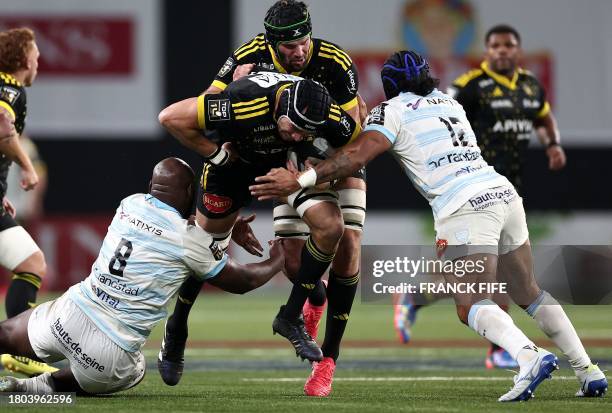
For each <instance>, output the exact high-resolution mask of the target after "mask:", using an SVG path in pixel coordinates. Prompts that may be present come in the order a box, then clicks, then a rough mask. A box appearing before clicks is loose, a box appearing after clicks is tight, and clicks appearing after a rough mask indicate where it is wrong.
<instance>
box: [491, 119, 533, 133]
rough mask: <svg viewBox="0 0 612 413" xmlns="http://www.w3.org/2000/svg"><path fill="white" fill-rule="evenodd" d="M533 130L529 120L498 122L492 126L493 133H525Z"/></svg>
mask: <svg viewBox="0 0 612 413" xmlns="http://www.w3.org/2000/svg"><path fill="white" fill-rule="evenodd" d="M532 130H533V122H532V121H530V120H529V119H504V120H498V121H497V122H496V123H495V125H494V126H493V132H517V133H521V132H522V133H525V132H531V131H532Z"/></svg>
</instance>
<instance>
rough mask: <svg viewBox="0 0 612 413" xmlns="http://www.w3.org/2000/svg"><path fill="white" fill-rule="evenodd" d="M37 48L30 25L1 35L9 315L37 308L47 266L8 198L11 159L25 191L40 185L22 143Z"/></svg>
mask: <svg viewBox="0 0 612 413" xmlns="http://www.w3.org/2000/svg"><path fill="white" fill-rule="evenodd" d="M39 55H40V53H39V52H38V46H37V45H36V39H35V36H34V32H32V30H30V29H28V28H19V29H12V30H8V31H6V32H2V33H0V112H3V113H4V116H8V117H9V118H10V119H11V120H12V121H13V122H14V129H15V132H14V133H13V134H12V135H11V137H9V138H5V139H3V140H2V141H1V142H0V197H2V207H1V208H0V265H2V266H3V267H5V268H7V269H8V270H10V271H11V272H12V273H13V276H12V280H11V284H10V286H9V288H8V290H7V293H6V314H7V317H9V318H11V317H14V316H16V315H17V314H19V313H21V312H23V311H25V310H27V309H29V308H31V307H33V306H34V305H35V303H36V294H37V292H38V290H39V288H40V285H41V283H42V278H43V277H44V275H45V272H46V270H47V268H46V263H45V257H44V255H43V253H42V251H41V250H40V248H38V245H36V242H34V240H33V239H32V237H31V236H30V234H28V233H27V232H26V231H25V229H24V228H23V227H21V226H20V225H19V224H18V223H17V222H16V221H15V208H14V207H13V205H12V204H11V202H10V200H9V199H8V198H7V197H6V190H7V175H8V171H9V167H10V165H11V163H12V162H15V163H17V164H18V165H19V167H20V168H21V182H20V184H21V189H23V190H26V191H30V190H32V189H33V188H34V187H36V185H37V184H38V183H39V177H38V174H37V173H36V170H35V169H34V166H33V165H32V161H31V160H30V158H29V157H28V155H27V153H26V152H25V151H24V149H23V147H22V146H21V144H20V141H19V135H20V134H21V133H23V130H24V128H25V119H26V91H25V88H26V87H29V86H31V85H32V83H33V82H34V79H36V75H37V73H38V57H39ZM0 361H1V362H2V365H3V366H4V367H5V368H7V369H9V370H13V371H18V372H21V373H24V374H27V375H34V374H40V373H44V372H46V371H54V370H56V369H54V368H51V367H49V366H46V365H44V364H42V363H38V362H34V361H32V360H28V359H26V358H15V357H12V356H10V355H9V354H3V355H2V356H1V357H0Z"/></svg>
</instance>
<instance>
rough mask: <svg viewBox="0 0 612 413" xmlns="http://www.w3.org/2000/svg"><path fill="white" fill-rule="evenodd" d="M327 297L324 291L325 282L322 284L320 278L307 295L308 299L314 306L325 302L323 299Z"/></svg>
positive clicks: (319, 305)
mask: <svg viewBox="0 0 612 413" xmlns="http://www.w3.org/2000/svg"><path fill="white" fill-rule="evenodd" d="M326 298H327V293H326V292H325V284H323V281H322V280H318V281H317V283H316V284H315V288H314V290H312V292H311V293H310V295H308V301H309V302H310V305H314V306H315V307H321V306H322V305H323V304H325V299H326Z"/></svg>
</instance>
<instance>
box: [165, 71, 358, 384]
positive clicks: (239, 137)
mask: <svg viewBox="0 0 612 413" xmlns="http://www.w3.org/2000/svg"><path fill="white" fill-rule="evenodd" d="M159 119H160V122H161V123H162V124H163V125H164V126H165V127H166V128H167V129H168V131H169V132H170V133H171V134H172V135H173V136H175V137H176V138H177V139H178V140H179V141H180V142H181V143H183V144H184V145H185V146H187V147H188V148H190V149H192V150H194V151H196V152H197V153H199V154H200V155H202V156H204V157H205V158H206V159H207V162H206V164H205V167H204V170H203V172H202V177H201V180H200V186H199V194H198V199H197V211H196V222H197V223H198V225H200V226H201V227H202V228H203V229H204V230H206V231H208V232H210V233H212V234H213V236H214V237H215V239H218V240H219V243H220V244H221V245H222V246H226V245H227V243H228V242H229V239H228V238H229V234H230V232H231V230H232V227H233V226H234V223H235V221H236V218H237V216H238V213H239V211H240V209H241V208H242V207H244V206H246V205H248V204H249V203H250V201H251V195H250V192H249V188H248V187H249V185H250V184H252V183H253V182H254V178H255V177H256V176H258V175H260V174H261V173H262V172H264V173H265V172H267V171H268V170H269V169H270V168H273V167H278V166H283V165H285V164H286V160H287V150H288V149H289V148H290V146H291V145H292V144H293V143H295V142H300V141H302V140H303V139H305V138H306V137H308V136H312V135H317V136H323V137H325V138H326V139H327V140H328V141H329V142H330V144H331V145H333V146H335V147H339V146H342V145H344V144H346V143H348V142H349V141H350V140H351V139H353V138H354V137H356V136H357V134H358V133H359V131H360V130H361V127H360V126H359V124H358V123H356V122H355V121H354V120H353V119H352V118H351V117H350V116H349V115H348V114H346V112H344V111H343V110H342V109H341V108H340V107H339V106H338V105H337V104H336V103H335V102H334V101H333V99H332V98H331V97H330V96H329V93H328V92H327V90H326V89H325V88H324V87H323V86H322V85H320V84H318V83H317V82H314V81H312V80H305V79H302V78H299V77H296V76H293V75H288V74H281V73H275V72H259V73H256V74H251V75H248V76H246V77H243V78H242V79H240V80H237V81H235V82H233V83H231V84H230V85H229V86H228V87H227V88H226V89H225V90H224V91H223V92H221V93H218V94H204V95H201V96H199V97H197V98H191V99H186V100H183V101H181V102H177V103H175V104H173V105H171V106H169V107H167V108H166V109H164V110H163V111H162V112H161V113H160V115H159ZM203 131H218V132H219V133H220V135H221V138H222V139H223V140H225V141H229V142H231V143H232V146H231V148H232V149H231V152H229V151H227V150H226V148H227V147H222V146H218V145H217V144H215V143H213V142H212V141H210V140H209V139H207V138H205V137H204V136H203V135H202V133H203ZM287 202H288V203H289V204H290V205H291V206H292V207H293V208H295V209H296V211H297V212H298V214H300V216H301V217H302V218H303V219H304V221H305V222H306V223H307V225H308V226H309V229H310V235H309V237H308V239H307V241H306V243H305V245H304V248H303V249H302V251H301V266H300V270H299V272H298V274H297V277H296V279H295V283H294V287H293V290H292V293H291V296H290V298H289V300H288V302H287V305H286V306H283V307H281V311H280V312H279V314H278V315H277V317H276V318H275V320H274V324H273V329H274V331H275V332H278V333H279V334H281V335H283V336H284V337H286V338H288V339H289V341H291V343H292V344H293V346H294V347H295V349H296V353H297V354H298V355H299V356H301V357H302V358H307V359H309V360H311V361H321V360H322V358H323V354H322V353H321V349H320V348H319V347H318V346H317V344H316V343H315V342H314V340H312V339H311V338H310V336H309V335H308V334H307V332H306V330H305V329H304V322H303V320H302V319H301V317H300V315H301V310H302V307H303V305H304V302H305V301H306V298H307V296H308V294H309V293H310V291H311V290H312V289H313V288H314V286H315V284H316V283H317V282H318V281H319V280H320V278H321V276H322V275H323V273H324V272H325V271H326V269H327V267H328V266H329V264H330V262H331V261H332V259H333V257H334V254H335V251H336V248H337V246H338V242H339V241H340V238H341V237H342V234H343V223H342V217H341V213H340V209H339V207H338V201H337V194H336V193H335V191H332V190H329V189H325V188H317V189H315V190H309V191H298V192H296V193H295V194H292V195H291V196H289V197H288V199H287ZM179 299H180V298H179ZM350 304H352V299H351V303H348V304H347V305H348V306H349V307H350ZM347 311H348V310H347ZM168 337H169V336H168V334H166V335H165V337H164V341H166V340H168ZM170 338H171V339H172V337H170ZM175 342H176V341H175ZM183 348H184V343H183V344H182V346H181V351H180V354H179V356H180V358H179V359H174V358H173V357H168V356H169V354H168V353H169V352H168V350H169V346H168V345H167V343H166V342H164V343H162V351H161V352H160V357H159V368H160V373H161V374H162V378H163V379H164V381H165V382H166V383H167V384H171V385H174V384H176V383H178V381H179V379H180V375H181V373H182V365H183V360H182V349H183ZM172 350H174V348H173V349H172ZM170 355H172V354H170Z"/></svg>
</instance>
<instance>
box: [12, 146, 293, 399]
mask: <svg viewBox="0 0 612 413" xmlns="http://www.w3.org/2000/svg"><path fill="white" fill-rule="evenodd" d="M194 178H195V176H194V173H193V171H192V170H191V168H190V167H189V166H188V165H187V164H186V163H185V162H183V161H182V160H180V159H178V158H166V159H164V160H162V161H161V162H159V163H158V164H157V165H156V166H155V168H154V170H153V176H152V178H151V183H150V186H149V193H148V194H134V195H131V196H128V197H127V198H125V199H124V200H123V201H121V204H120V205H119V207H118V208H117V212H116V214H115V216H114V218H113V220H112V222H111V225H110V226H109V229H108V233H107V234H106V237H105V238H104V242H103V244H102V248H101V250H100V254H99V255H98V258H97V259H96V261H95V262H94V264H93V266H92V270H91V273H90V275H89V276H88V277H87V278H86V279H85V280H84V281H82V282H80V283H79V284H76V285H74V286H72V287H71V288H70V289H69V290H68V291H67V292H66V293H64V295H62V296H61V297H60V298H58V299H56V300H54V301H50V302H46V303H43V304H41V305H39V306H38V307H36V308H34V309H31V310H28V311H26V312H23V313H21V314H19V315H17V316H16V317H13V318H11V319H8V320H6V321H4V322H2V323H0V352H8V353H11V354H14V355H20V356H26V357H30V358H32V359H35V360H42V361H45V362H49V363H52V362H56V361H59V360H63V359H66V360H67V361H68V362H69V363H70V367H68V368H64V369H61V370H59V371H57V372H54V373H50V372H47V373H44V374H42V375H40V376H37V377H33V378H29V379H18V378H14V377H10V376H7V377H0V391H3V392H27V393H34V394H47V393H52V392H77V393H79V394H105V393H114V392H118V391H121V390H127V389H129V388H131V387H134V386H136V385H137V384H138V383H140V381H141V380H142V379H143V377H144V374H145V359H144V356H143V355H142V353H141V348H142V347H143V345H144V344H145V341H146V340H147V337H148V336H149V334H150V333H151V330H152V329H153V327H154V326H155V325H156V324H157V323H158V322H159V321H161V320H163V319H165V317H166V306H167V304H168V302H169V301H170V299H171V298H172V297H173V296H174V295H175V294H176V292H177V291H178V289H179V287H180V286H181V284H182V283H183V281H184V280H185V279H186V278H188V277H197V278H200V279H204V280H206V281H207V282H209V283H210V284H212V285H214V286H216V287H218V288H220V289H222V290H225V291H228V292H231V293H237V294H243V293H245V292H248V291H250V290H253V289H255V288H257V287H259V286H261V285H263V284H265V283H266V282H267V281H268V280H270V279H271V278H272V277H273V276H274V275H275V274H276V273H278V272H279V271H280V270H282V268H283V266H284V255H283V253H282V246H281V243H282V241H274V242H273V243H272V244H271V248H270V258H269V259H267V260H265V261H263V262H261V263H257V264H249V265H240V264H238V263H236V262H233V261H232V260H231V259H230V258H228V256H227V255H226V254H225V253H224V252H223V250H222V249H221V248H220V247H219V245H218V243H217V242H216V241H215V240H214V239H213V237H212V236H211V235H210V234H209V233H207V232H206V231H204V230H203V229H202V228H201V227H200V226H198V225H197V223H194V222H193V220H191V219H189V218H190V212H191V208H192V205H193V197H194V194H195V190H194Z"/></svg>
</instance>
